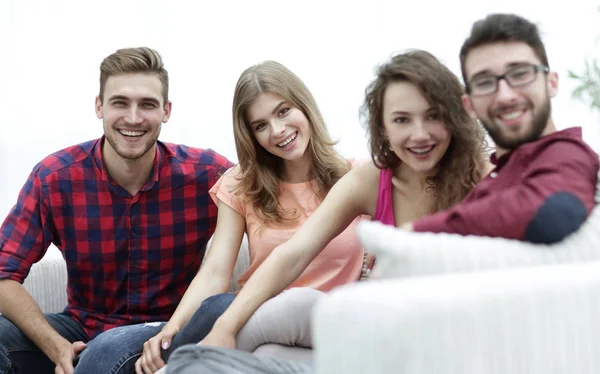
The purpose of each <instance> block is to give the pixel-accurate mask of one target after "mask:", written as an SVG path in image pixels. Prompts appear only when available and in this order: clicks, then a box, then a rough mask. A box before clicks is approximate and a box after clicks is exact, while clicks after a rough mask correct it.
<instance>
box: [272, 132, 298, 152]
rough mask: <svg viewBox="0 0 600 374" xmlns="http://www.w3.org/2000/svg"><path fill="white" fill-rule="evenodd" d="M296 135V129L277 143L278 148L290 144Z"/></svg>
mask: <svg viewBox="0 0 600 374" xmlns="http://www.w3.org/2000/svg"><path fill="white" fill-rule="evenodd" d="M296 136H298V131H296V132H295V133H293V134H292V135H290V136H288V137H287V138H286V139H285V140H284V141H282V142H281V143H277V146H278V147H279V148H283V147H285V146H286V145H288V144H290V143H291V142H292V141H293V140H294V139H296Z"/></svg>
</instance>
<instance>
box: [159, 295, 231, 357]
mask: <svg viewBox="0 0 600 374" xmlns="http://www.w3.org/2000/svg"><path fill="white" fill-rule="evenodd" d="M234 298H235V295H234V294H232V293H222V294H217V295H214V296H211V297H208V298H206V299H205V300H204V301H203V302H202V304H200V307H199V308H198V309H197V310H196V312H195V313H194V315H193V316H192V318H190V320H189V322H188V323H187V325H185V326H184V327H183V328H182V329H181V331H180V332H179V333H178V334H177V335H175V337H174V338H173V341H172V342H171V347H169V349H168V350H165V351H163V354H162V356H163V357H162V358H163V360H164V361H165V362H167V360H168V358H169V356H170V355H171V353H172V352H173V351H174V350H175V349H177V348H178V347H181V346H182V345H186V344H196V343H198V342H200V341H201V340H202V339H204V338H205V337H206V335H208V333H209V332H210V330H212V328H213V325H214V324H215V322H216V321H217V319H218V318H219V317H220V316H221V314H223V313H224V312H225V310H227V308H228V307H229V305H231V303H232V302H233V299H234Z"/></svg>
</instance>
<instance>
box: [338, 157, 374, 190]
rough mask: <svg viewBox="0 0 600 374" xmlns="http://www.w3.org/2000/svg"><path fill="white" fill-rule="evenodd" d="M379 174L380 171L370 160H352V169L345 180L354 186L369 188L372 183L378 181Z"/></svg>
mask: <svg viewBox="0 0 600 374" xmlns="http://www.w3.org/2000/svg"><path fill="white" fill-rule="evenodd" d="M379 172H380V169H379V168H377V166H375V164H374V163H373V161H372V160H356V159H354V161H353V164H352V169H350V171H349V172H348V174H346V179H350V180H352V181H353V182H354V183H355V184H359V185H363V186H370V185H371V183H372V182H374V181H378V180H379Z"/></svg>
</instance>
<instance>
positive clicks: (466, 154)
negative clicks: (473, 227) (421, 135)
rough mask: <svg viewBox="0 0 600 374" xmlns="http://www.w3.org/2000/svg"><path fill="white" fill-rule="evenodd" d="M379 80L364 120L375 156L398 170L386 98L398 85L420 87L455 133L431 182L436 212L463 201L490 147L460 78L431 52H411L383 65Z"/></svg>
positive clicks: (364, 110) (367, 99)
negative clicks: (464, 101) (386, 127)
mask: <svg viewBox="0 0 600 374" xmlns="http://www.w3.org/2000/svg"><path fill="white" fill-rule="evenodd" d="M376 75H377V77H376V78H375V80H374V81H373V82H372V83H371V84H370V85H369V86H368V87H367V89H366V90H365V102H364V104H363V106H362V107H361V118H363V121H364V122H365V123H366V127H367V136H368V137H369V146H370V152H371V158H372V159H373V162H374V163H375V165H376V166H377V167H378V168H380V169H383V168H386V169H395V168H396V167H398V166H399V165H400V162H401V161H400V159H399V158H398V156H396V154H395V153H394V152H393V151H391V150H390V144H389V141H388V140H387V137H386V135H385V130H384V126H383V98H384V95H385V92H386V89H387V87H388V86H389V85H390V83H393V82H402V81H405V82H409V83H412V84H414V85H415V86H416V87H417V88H418V89H419V90H420V91H421V92H422V93H423V96H424V97H425V98H426V99H427V101H428V102H429V105H431V106H433V107H435V108H437V109H438V111H439V113H440V116H441V118H442V120H443V122H444V124H445V125H446V127H447V129H448V131H449V132H450V135H451V140H450V145H449V146H448V149H447V151H446V153H445V154H444V156H443V157H442V159H441V160H440V161H439V163H438V168H437V170H438V171H437V174H436V175H435V176H433V177H430V178H429V179H428V180H427V183H428V187H427V188H431V189H433V190H434V192H435V202H434V203H433V206H432V207H430V213H433V212H437V211H439V210H443V209H447V208H449V207H450V206H452V205H454V204H456V203H458V202H460V201H461V200H462V199H463V198H464V197H465V196H466V195H467V193H468V192H469V191H471V189H472V188H473V187H474V186H475V184H477V182H479V180H480V179H481V178H482V177H483V175H484V173H485V169H486V161H485V158H486V156H485V154H486V149H487V143H486V141H485V136H484V132H483V128H482V127H481V125H479V124H478V123H477V122H476V121H474V120H473V119H471V117H470V116H469V114H468V113H467V112H466V111H465V109H464V107H463V105H462V100H461V97H462V95H463V94H464V93H465V91H464V88H463V86H462V85H461V84H460V82H459V80H458V78H457V77H456V76H455V75H454V74H453V73H452V72H451V71H450V69H448V68H447V67H446V66H445V65H444V64H442V63H441V62H440V61H439V60H438V59H437V58H436V57H435V56H433V55H432V54H431V53H429V52H426V51H422V50H410V51H407V52H405V53H401V54H397V55H395V56H393V57H392V59H391V60H390V61H389V62H387V63H384V64H383V65H381V66H380V67H379V68H378V69H377V72H376Z"/></svg>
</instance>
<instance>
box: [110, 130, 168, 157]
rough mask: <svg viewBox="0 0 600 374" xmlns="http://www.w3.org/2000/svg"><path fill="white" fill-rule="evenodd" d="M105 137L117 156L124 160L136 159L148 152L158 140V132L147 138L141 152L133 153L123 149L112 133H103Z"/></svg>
mask: <svg viewBox="0 0 600 374" xmlns="http://www.w3.org/2000/svg"><path fill="white" fill-rule="evenodd" d="M105 138H106V141H108V144H110V146H111V147H112V149H113V150H114V151H115V153H116V154H117V155H119V157H121V158H123V159H125V160H131V161H133V160H137V159H139V158H141V157H143V156H144V155H145V154H146V153H148V152H149V151H150V150H151V149H152V147H153V146H154V145H155V144H156V141H157V140H158V134H157V135H155V136H153V137H151V138H150V139H148V141H146V143H145V144H144V147H143V151H142V152H135V153H132V152H126V151H125V150H124V149H122V148H121V147H119V142H118V141H117V140H116V139H115V137H114V136H113V134H112V133H110V134H109V133H107V134H105Z"/></svg>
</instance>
